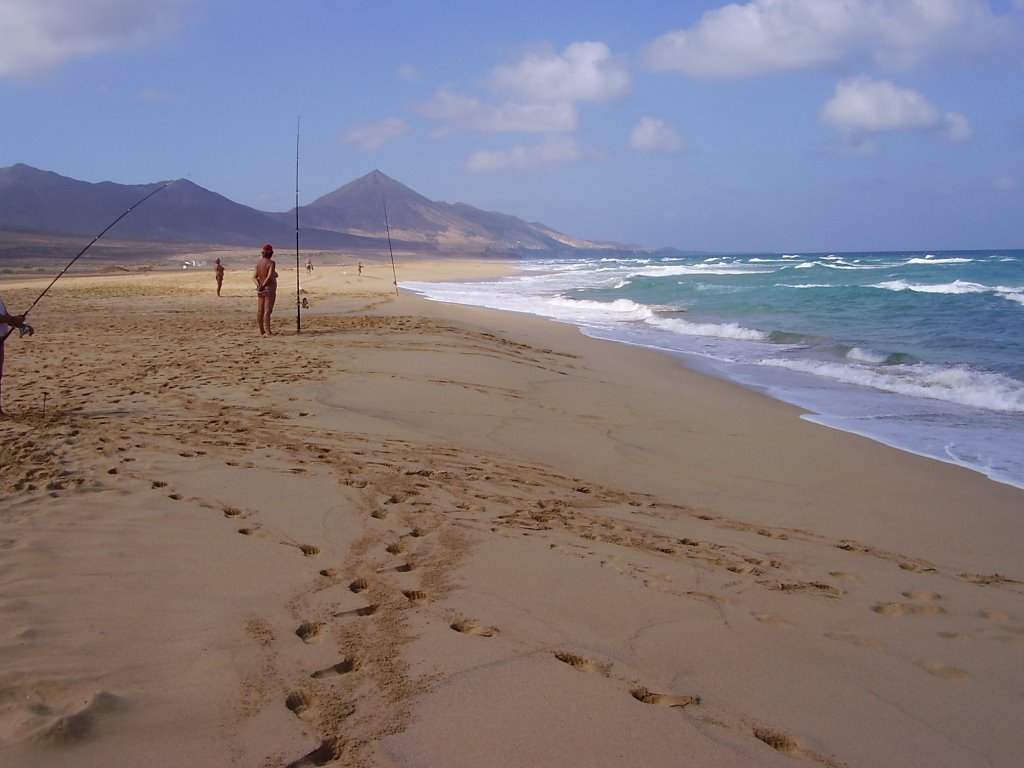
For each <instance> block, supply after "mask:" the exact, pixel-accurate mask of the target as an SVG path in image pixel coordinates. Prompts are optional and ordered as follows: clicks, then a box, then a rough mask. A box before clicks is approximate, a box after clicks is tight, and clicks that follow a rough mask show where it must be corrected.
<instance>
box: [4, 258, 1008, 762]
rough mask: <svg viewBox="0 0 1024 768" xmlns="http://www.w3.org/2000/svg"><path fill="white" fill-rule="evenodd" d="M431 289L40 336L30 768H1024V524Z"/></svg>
mask: <svg viewBox="0 0 1024 768" xmlns="http://www.w3.org/2000/svg"><path fill="white" fill-rule="evenodd" d="M496 268H497V267H496V265H495V264H483V265H480V264H476V265H474V264H472V263H470V264H467V263H465V262H457V261H456V262H445V263H431V264H419V265H414V264H407V265H404V266H403V267H402V269H401V270H400V273H399V284H401V282H402V281H403V280H410V279H413V278H411V277H409V275H411V274H415V275H428V274H429V275H433V276H435V277H437V276H440V277H439V279H457V278H458V277H460V276H465V275H469V276H470V278H472V276H484V275H488V276H491V275H493V270H495V269H496ZM501 268H502V269H504V268H505V266H504V265H503V266H502V267H501ZM279 269H280V268H279ZM488 269H490V270H492V271H491V272H490V273H488V272H487V271H486V270H488ZM281 273H282V275H281V284H282V286H286V285H289V284H291V283H292V282H294V278H295V275H294V274H291V270H290V269H285V270H281ZM416 279H423V278H420V277H417V278H416ZM38 282H42V283H43V284H44V285H45V282H46V281H45V280H42V279H40V280H39V281H37V283H38ZM392 288H393V283H392V275H391V265H390V263H388V264H383V263H368V264H367V269H366V273H365V274H364V276H363V277H362V278H359V277H358V276H356V275H354V274H350V273H348V271H347V270H346V269H345V268H341V267H333V268H319V267H318V268H317V269H316V270H315V271H314V272H313V273H312V275H310V276H309V277H308V279H306V278H305V277H304V279H303V289H304V294H305V295H306V296H307V297H308V298H309V299H310V303H311V307H310V309H309V310H308V311H306V312H304V313H303V321H302V332H301V333H300V334H298V335H296V334H295V329H294V323H293V321H294V316H292V317H289V313H290V312H291V310H292V307H291V306H290V304H291V301H290V300H289V299H288V294H287V293H286V292H282V293H281V295H280V296H279V298H278V308H277V311H276V312H275V329H276V335H275V337H273V338H268V339H260V338H259V336H258V332H257V330H256V327H255V317H254V314H255V302H254V301H253V293H252V291H251V285H250V281H249V279H248V272H247V271H243V270H229V272H228V275H227V279H226V281H225V296H224V297H223V298H221V299H218V298H217V297H216V296H215V295H214V284H213V276H212V273H211V274H209V275H205V274H188V275H162V274H161V275H140V276H134V275H133V276H131V277H128V278H126V277H124V276H114V277H103V278H80V279H76V280H73V281H67V283H66V284H65V283H63V282H62V283H61V284H59V289H55V290H54V291H53V292H52V293H51V295H49V296H48V298H47V300H46V301H45V302H41V303H40V305H39V307H38V308H37V310H36V311H35V312H34V313H33V318H32V320H31V321H32V322H33V324H34V325H35V326H36V329H37V333H36V335H35V336H34V337H32V339H31V340H20V341H19V340H16V339H12V340H11V341H13V342H14V343H13V344H9V345H8V349H7V370H6V375H5V388H4V389H5V392H4V398H5V399H4V405H5V410H7V411H8V412H9V413H10V418H8V419H6V420H3V421H0V435H2V437H3V442H2V446H3V447H2V454H0V459H2V464H3V467H4V471H3V473H2V475H0V506H2V508H3V509H4V512H2V513H0V553H2V555H3V567H2V568H0V617H2V618H3V622H2V623H0V626H3V627H4V629H2V630H0V649H2V650H3V652H4V655H5V657H6V658H7V659H8V663H7V664H6V665H5V669H4V670H0V690H2V691H4V693H3V696H2V697H0V759H2V760H3V762H4V763H5V765H7V764H9V765H11V766H12V767H13V768H20V766H29V765H31V766H34V767H35V768H46V766H50V765H53V766H57V765H66V764H68V762H74V764H76V765H79V766H83V767H87V766H93V765H96V766H100V765H109V764H111V762H126V761H127V762H132V761H139V762H145V763H146V764H149V765H168V766H170V765H181V764H196V765H198V764H205V763H208V762H209V761H210V760H211V756H214V755H216V756H219V757H217V758H214V760H215V761H216V762H219V763H222V764H225V765H231V766H267V765H283V766H284V765H287V766H302V765H312V764H321V765H335V764H337V765H342V766H411V765H428V764H429V765H446V766H467V767H468V766H471V765H480V764H488V763H490V764H501V765H524V766H525V765H578V764H588V765H594V766H599V767H602V766H608V767H609V768H610V767H611V766H617V765H621V764H623V762H624V761H631V762H632V761H635V762H638V763H639V762H643V763H647V764H651V765H676V764H678V762H679V755H680V754H686V755H688V756H690V758H689V759H691V760H692V762H693V763H694V764H709V763H713V764H716V765H723V766H786V765H792V761H793V759H794V757H798V758H802V759H803V760H804V761H808V762H810V763H812V764H813V763H817V764H820V765H829V766H839V765H848V766H859V765H877V764H881V763H889V764H909V763H912V762H928V763H929V764H932V765H936V766H950V768H952V767H953V766H956V767H957V768H962V767H963V766H973V765H978V766H981V765H998V766H1003V765H1005V766H1010V765H1014V764H1015V761H1016V759H1017V757H1018V756H1019V753H1020V751H1021V749H1024V735H1022V734H1021V733H1020V729H1019V728H1018V727H1017V723H1018V722H1019V715H1020V713H1021V704H1020V696H1019V691H1020V690H1021V686H1022V685H1024V672H1022V671H1021V670H1022V669H1024V668H1022V666H1021V665H1020V663H1019V660H1020V653H1021V648H1022V647H1024V585H1022V580H1024V573H1021V572H1020V566H1019V542H1020V541H1021V540H1024V518H1022V515H1021V511H1020V510H1021V509H1024V492H1022V491H1020V490H1019V489H1016V488H1014V487H1012V486H1008V485H1004V484H999V483H996V482H993V481H991V480H989V479H987V478H985V477H984V476H982V475H980V474H978V473H976V472H974V471H972V470H968V469H964V468H960V467H957V466H955V465H950V464H945V463H941V462H938V461H935V460H933V459H929V458H925V457H921V456H917V455H915V454H910V453H907V452H905V451H902V450H898V449H895V448H889V447H886V446H884V445H881V444H879V443H877V442H875V441H873V440H869V439H867V438H862V437H859V436H856V435H853V434H850V433H847V432H842V431H838V430H836V429H833V428H831V427H825V426H821V425H818V424H814V423H811V422H808V421H807V420H805V419H802V418H800V416H801V414H802V413H805V411H803V410H802V409H800V408H797V407H795V406H791V405H787V404H786V403H783V402H780V401H778V400H775V399H772V398H770V397H768V396H767V395H765V394H762V393H759V392H756V391H754V390H750V389H747V388H744V387H742V386H740V385H737V384H731V383H729V382H727V381H723V380H721V379H717V378H713V377H710V376H708V375H707V374H704V373H700V372H695V371H692V370H690V369H688V368H687V367H686V366H685V365H684V364H683V363H682V362H681V361H679V360H677V359H675V358H673V357H671V356H668V355H664V354H662V353H660V352H656V351H654V350H650V349H643V348H637V347H631V346H628V345H624V344H621V343H614V342H610V341H605V340H601V339H595V338H591V337H588V336H586V335H584V334H583V333H581V332H580V331H579V330H578V329H577V328H575V327H574V326H570V325H565V324H560V323H556V322H554V321H549V320H544V319H541V318H535V317H530V316H520V315H514V314H511V313H506V312H499V311H497V310H486V309H478V308H474V307H467V306H462V305H450V304H443V303H439V302H433V301H429V300H427V299H425V298H421V297H419V296H413V295H409V294H402V295H398V296H395V295H394V293H393V291H392V290H391V289H392ZM39 289H40V288H39V286H38V285H37V284H36V283H30V282H23V281H17V282H16V281H5V283H4V285H3V291H4V297H5V299H6V300H7V303H8V305H9V306H11V305H13V307H14V308H17V307H19V306H23V305H25V304H27V303H28V302H29V301H31V299H32V298H33V297H34V295H35V294H37V293H38V290H39ZM293 299H294V295H293V296H292V300H293ZM44 392H46V393H47V397H48V400H47V403H48V404H47V407H46V409H45V410H44V409H43V407H42V395H43V393H44ZM526 734H528V736H529V738H525V737H524V735H526ZM865 734H871V738H864V736H865Z"/></svg>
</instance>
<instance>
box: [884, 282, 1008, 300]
mask: <svg viewBox="0 0 1024 768" xmlns="http://www.w3.org/2000/svg"><path fill="white" fill-rule="evenodd" d="M871 287H872V288H880V289H882V290H886V291H913V292H914V293H939V294H946V295H949V296H965V295H972V294H980V293H992V294H995V295H996V296H999V297H1001V298H1004V299H1009V300H1010V301H1016V302H1017V303H1018V304H1024V288H1018V287H1012V286H1006V285H997V286H991V285H985V284H983V283H972V282H969V281H967V280H954V281H953V282H952V283H911V282H908V281H907V280H886V281H885V282H882V283H875V284H874V285H872V286H871Z"/></svg>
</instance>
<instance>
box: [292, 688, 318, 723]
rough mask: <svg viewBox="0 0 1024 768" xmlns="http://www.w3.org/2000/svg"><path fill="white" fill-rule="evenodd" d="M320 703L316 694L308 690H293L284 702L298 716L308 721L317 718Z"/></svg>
mask: <svg viewBox="0 0 1024 768" xmlns="http://www.w3.org/2000/svg"><path fill="white" fill-rule="evenodd" d="M319 703H320V702H319V700H318V699H317V697H316V695H315V694H313V693H310V692H309V691H307V690H299V691H292V692H291V693H289V694H288V697H287V698H286V699H285V702H284V704H285V706H286V707H288V709H290V710H291V711H292V712H293V713H294V714H295V716H296V717H298V718H299V719H300V720H305V721H307V722H308V721H310V720H313V719H315V718H316V716H317V712H318V711H319Z"/></svg>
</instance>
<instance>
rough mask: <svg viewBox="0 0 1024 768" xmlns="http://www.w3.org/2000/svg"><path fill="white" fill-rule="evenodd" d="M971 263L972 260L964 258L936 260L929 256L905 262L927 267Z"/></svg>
mask: <svg viewBox="0 0 1024 768" xmlns="http://www.w3.org/2000/svg"><path fill="white" fill-rule="evenodd" d="M972 261H974V259H964V258H960V257H954V258H948V259H939V258H936V257H935V256H931V255H929V256H925V257H924V258H923V259H922V258H913V259H908V260H907V264H927V265H928V266H933V265H935V264H970V263H971V262H972Z"/></svg>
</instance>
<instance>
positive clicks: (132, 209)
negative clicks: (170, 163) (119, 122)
mask: <svg viewBox="0 0 1024 768" xmlns="http://www.w3.org/2000/svg"><path fill="white" fill-rule="evenodd" d="M176 181H179V179H171V180H170V181H165V182H164V183H163V184H162V185H160V186H159V187H157V188H156V189H154V190H153V191H152V192H150V193H149V194H147V195H146V196H145V197H143V198H142V199H141V200H139V201H138V202H137V203H135V204H134V205H133V206H132V207H131V208H129V209H128V210H127V211H125V212H124V213H122V214H121V215H120V216H118V217H117V218H116V219H114V220H113V221H112V222H110V223H109V224H108V225H107V226H106V227H105V228H104V230H103V231H102V232H100V233H99V234H98V235H96V237H94V238H93V239H92V242H90V243H89V244H88V245H87V246H85V248H83V249H82V250H80V251H79V252H78V255H77V256H75V258H73V259H72V260H71V261H69V262H68V265H67V266H66V267H64V269H62V270H61V271H60V274H58V275H57V276H56V277H55V278H53V280H51V281H50V284H49V285H48V286H46V288H44V289H43V292H42V293H40V294H39V295H38V296H37V297H36V300H35V301H33V302H32V303H31V304H30V305H29V308H28V309H26V310H25V311H24V312H23V313H22V314H23V315H26V316H27V315H28V313H29V312H31V311H32V309H33V308H34V307H35V305H36V304H38V303H39V302H40V301H41V300H42V298H43V296H45V295H46V294H47V293H49V291H50V289H51V288H53V286H54V283H56V282H57V281H58V280H60V279H61V278H62V277H63V276H64V273H65V272H67V271H68V270H69V269H71V267H72V265H73V264H74V263H75V262H76V261H78V260H79V259H80V258H82V256H84V255H85V252H86V251H88V250H89V249H90V248H92V247H93V245H94V244H95V243H96V241H97V240H99V239H100V238H101V237H103V236H104V235H105V234H107V232H108V231H109V230H110V229H111V228H113V226H114V225H115V224H117V222H119V221H120V220H121V219H123V218H124V217H125V216H127V215H128V214H129V213H131V212H132V211H134V210H135V209H136V208H138V207H139V206H140V205H142V204H143V203H144V202H146V201H147V200H149V198H151V197H152V196H153V195H155V194H156V193H157V192H161V191H163V190H165V189H167V187H169V186H171V184H173V183H174V182H176ZM29 328H31V326H29ZM13 332H14V326H11V327H10V328H8V329H7V333H5V334H4V335H3V338H0V343H3V342H4V341H6V340H7V337H8V336H10V335H11V334H12V333H13ZM29 332H30V333H31V331H29ZM22 335H24V334H22Z"/></svg>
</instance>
